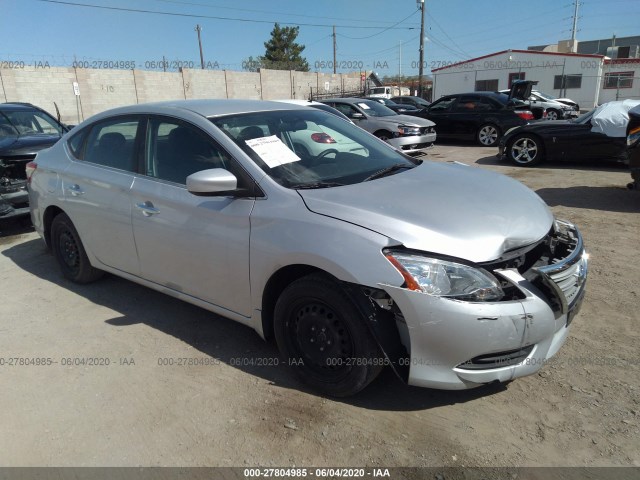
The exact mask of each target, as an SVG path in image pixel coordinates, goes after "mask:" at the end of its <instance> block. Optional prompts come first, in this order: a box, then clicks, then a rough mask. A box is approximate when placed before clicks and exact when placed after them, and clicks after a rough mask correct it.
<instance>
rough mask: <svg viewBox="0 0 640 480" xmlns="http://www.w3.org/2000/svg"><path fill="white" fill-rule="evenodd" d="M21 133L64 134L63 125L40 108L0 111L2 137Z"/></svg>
mask: <svg viewBox="0 0 640 480" xmlns="http://www.w3.org/2000/svg"><path fill="white" fill-rule="evenodd" d="M20 135H29V136H33V135H57V136H60V135H62V127H61V126H60V125H59V124H58V123H57V122H56V121H55V120H53V118H51V117H49V116H48V115H47V114H46V113H44V112H40V111H39V110H3V111H2V112H0V137H7V136H20Z"/></svg>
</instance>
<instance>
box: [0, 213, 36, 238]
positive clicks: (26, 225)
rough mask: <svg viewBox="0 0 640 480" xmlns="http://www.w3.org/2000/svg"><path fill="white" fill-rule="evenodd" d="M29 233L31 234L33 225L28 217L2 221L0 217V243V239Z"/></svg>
mask: <svg viewBox="0 0 640 480" xmlns="http://www.w3.org/2000/svg"><path fill="white" fill-rule="evenodd" d="M29 232H33V225H32V224H31V218H30V217H29V216H28V215H27V216H24V217H18V218H10V219H2V218H1V217H0V243H2V239H4V238H6V237H10V236H14V235H21V234H24V233H29Z"/></svg>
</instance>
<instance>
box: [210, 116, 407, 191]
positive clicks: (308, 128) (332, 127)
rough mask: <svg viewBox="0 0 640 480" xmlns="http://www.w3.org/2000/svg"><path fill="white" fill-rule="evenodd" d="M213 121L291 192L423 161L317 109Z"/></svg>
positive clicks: (347, 182) (363, 177) (358, 180)
mask: <svg viewBox="0 0 640 480" xmlns="http://www.w3.org/2000/svg"><path fill="white" fill-rule="evenodd" d="M380 106H381V107H382V105H380ZM211 121H212V122H213V123H214V125H216V126H217V127H218V128H220V129H221V130H222V131H223V132H224V133H225V134H227V136H229V138H231V139H232V140H233V141H234V142H235V143H236V144H237V145H238V146H239V147H240V148H241V149H242V150H243V151H244V152H245V153H246V154H247V155H248V156H249V157H250V158H251V159H252V160H253V161H254V162H255V163H256V164H257V165H258V166H259V167H260V168H262V170H264V171H265V172H266V173H267V174H268V175H269V176H270V177H271V178H273V179H274V180H275V181H276V182H278V183H279V184H280V185H282V186H285V187H288V188H310V187H311V188H322V187H333V186H339V185H351V184H355V183H361V182H363V181H365V180H367V179H369V177H371V176H373V175H375V174H377V173H379V172H381V171H383V170H385V169H388V168H390V167H394V166H396V165H400V166H402V167H405V168H413V167H414V166H416V165H417V163H418V162H417V161H414V160H412V159H410V158H409V157H406V156H404V155H403V154H401V153H400V152H398V151H396V150H394V149H393V148H392V147H390V146H387V145H385V144H384V143H382V142H381V141H380V140H378V139H376V138H375V137H373V136H372V135H370V134H368V133H367V132H365V131H364V130H362V129H360V128H359V127H356V126H355V125H353V124H351V123H347V122H345V121H344V120H342V119H340V118H338V117H336V116H335V115H331V114H328V113H325V112H321V111H316V110H312V109H305V110H279V111H275V112H256V113H245V114H238V115H230V116H225V117H220V118H213V119H211ZM396 171H397V172H402V171H404V169H395V170H394V173H395V172H396Z"/></svg>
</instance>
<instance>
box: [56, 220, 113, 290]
mask: <svg viewBox="0 0 640 480" xmlns="http://www.w3.org/2000/svg"><path fill="white" fill-rule="evenodd" d="M51 250H52V251H53V255H54V256H55V257H56V260H57V262H58V265H59V266H60V269H61V270H62V274H63V275H64V276H65V277H66V278H68V279H69V280H71V281H72V282H75V283H90V282H93V281H95V280H97V279H99V278H100V277H102V275H104V272H103V271H102V270H98V269H97V268H94V267H92V266H91V263H90V262H89V258H87V253H86V252H85V250H84V246H83V245H82V241H81V240H80V236H79V235H78V232H77V230H76V228H75V227H74V226H73V222H72V221H71V219H70V218H69V217H68V216H67V215H66V214H65V213H60V214H58V215H57V216H56V217H55V218H54V219H53V222H51Z"/></svg>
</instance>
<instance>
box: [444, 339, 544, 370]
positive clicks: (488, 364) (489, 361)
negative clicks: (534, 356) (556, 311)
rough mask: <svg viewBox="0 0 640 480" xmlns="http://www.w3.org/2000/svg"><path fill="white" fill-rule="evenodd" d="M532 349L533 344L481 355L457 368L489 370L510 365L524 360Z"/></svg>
mask: <svg viewBox="0 0 640 480" xmlns="http://www.w3.org/2000/svg"><path fill="white" fill-rule="evenodd" d="M532 350H533V345H529V346H528V347H524V348H519V349H517V350H509V351H506V352H497V353H490V354H488V355H480V356H478V357H474V358H472V359H471V360H467V361H466V362H464V363H462V364H460V365H458V367H457V368H459V369H461V370H489V369H492V368H502V367H510V366H513V365H517V364H519V363H521V362H522V361H524V360H525V359H526V358H527V357H528V356H529V354H530V353H531V351H532Z"/></svg>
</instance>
